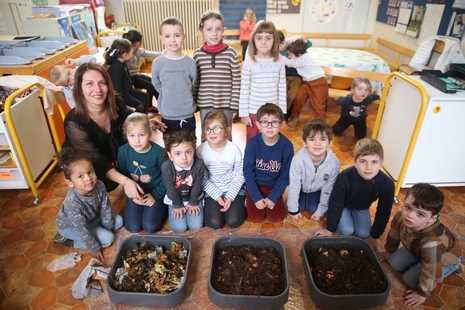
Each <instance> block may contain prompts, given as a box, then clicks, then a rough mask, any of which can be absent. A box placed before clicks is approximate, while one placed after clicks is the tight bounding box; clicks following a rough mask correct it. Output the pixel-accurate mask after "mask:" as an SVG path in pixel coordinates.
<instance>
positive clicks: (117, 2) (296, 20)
mask: <svg viewBox="0 0 465 310" xmlns="http://www.w3.org/2000/svg"><path fill="white" fill-rule="evenodd" d="M104 1H105V7H106V11H107V13H108V14H114V15H115V20H116V21H117V22H124V13H123V8H122V5H121V0H104ZM377 11H378V0H371V2H370V8H369V11H368V16H367V19H366V26H365V33H371V34H372V40H371V45H372V47H373V48H374V47H375V42H376V39H377V38H378V37H382V38H384V39H386V40H388V41H392V42H395V43H397V44H400V45H404V46H405V47H407V48H410V49H412V50H416V49H417V47H418V44H419V43H418V42H417V41H418V39H416V38H411V37H409V36H406V35H404V34H401V33H398V32H395V31H394V26H391V25H388V24H384V23H380V22H377V21H376V14H377ZM304 16H307V13H306V12H304V8H303V6H302V9H301V10H300V14H268V15H267V20H269V21H272V22H273V23H274V24H275V26H276V28H277V29H286V30H287V31H302V21H303V18H304ZM199 18H200V16H199ZM306 18H308V16H307V17H306ZM354 22H355V21H354ZM461 48H462V51H463V52H464V54H465V40H463V41H462V45H461ZM383 52H385V53H387V54H389V51H388V50H386V51H383ZM393 57H395V55H393ZM400 61H401V62H408V59H400Z"/></svg>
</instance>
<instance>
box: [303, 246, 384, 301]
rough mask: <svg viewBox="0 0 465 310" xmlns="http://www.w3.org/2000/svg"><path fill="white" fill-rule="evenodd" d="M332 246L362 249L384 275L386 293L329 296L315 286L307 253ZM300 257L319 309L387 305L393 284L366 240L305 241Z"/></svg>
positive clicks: (311, 295) (312, 295)
mask: <svg viewBox="0 0 465 310" xmlns="http://www.w3.org/2000/svg"><path fill="white" fill-rule="evenodd" d="M331 244H333V245H337V246H340V245H344V244H347V245H351V246H356V247H359V248H360V249H362V250H363V251H364V253H365V254H366V255H367V256H368V259H369V260H370V262H371V263H372V264H374V265H375V266H376V268H377V269H378V270H379V271H380V272H381V273H382V274H383V275H384V278H385V279H386V281H387V283H388V285H387V288H386V291H384V292H382V293H380V294H357V295H328V294H326V293H323V292H322V291H321V290H320V289H318V287H317V286H316V285H315V282H314V281H313V276H312V272H311V271H310V265H309V263H308V256H307V253H309V252H310V251H312V250H315V249H317V248H319V247H321V246H323V245H325V246H328V245H331ZM300 256H301V257H302V265H303V268H304V271H305V276H306V277H307V283H308V287H309V289H310V297H311V298H312V300H313V302H314V303H315V305H317V306H318V307H320V308H323V309H352V308H359V309H360V308H372V307H379V306H382V305H384V304H385V303H386V301H387V298H388V297H389V291H390V289H391V282H389V278H388V277H387V275H386V273H385V272H384V270H383V268H382V267H381V264H380V263H379V261H378V259H377V257H376V254H375V252H374V251H373V249H372V247H371V246H370V245H369V244H368V242H366V241H365V240H362V239H360V238H356V237H321V238H310V239H307V240H305V241H304V243H303V244H302V250H301V252H300Z"/></svg>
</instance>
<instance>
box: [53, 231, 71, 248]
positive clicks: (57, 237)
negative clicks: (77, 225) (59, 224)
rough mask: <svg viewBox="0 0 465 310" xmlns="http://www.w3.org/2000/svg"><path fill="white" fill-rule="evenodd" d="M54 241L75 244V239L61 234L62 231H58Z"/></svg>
mask: <svg viewBox="0 0 465 310" xmlns="http://www.w3.org/2000/svg"><path fill="white" fill-rule="evenodd" d="M53 241H55V242H58V243H61V244H63V245H64V246H68V247H72V246H73V244H74V241H73V240H71V239H66V238H65V237H63V236H62V235H60V233H57V234H56V235H55V237H53Z"/></svg>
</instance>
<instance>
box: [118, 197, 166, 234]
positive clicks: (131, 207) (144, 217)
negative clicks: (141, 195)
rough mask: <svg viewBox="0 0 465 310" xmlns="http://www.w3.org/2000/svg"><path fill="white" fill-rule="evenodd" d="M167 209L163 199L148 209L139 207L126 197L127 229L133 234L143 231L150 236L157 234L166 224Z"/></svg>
mask: <svg viewBox="0 0 465 310" xmlns="http://www.w3.org/2000/svg"><path fill="white" fill-rule="evenodd" d="M166 209H167V206H166V204H165V203H164V202H163V198H161V199H158V200H157V201H155V203H154V204H153V205H152V206H150V207H148V206H141V205H138V204H136V203H135V202H134V201H133V200H132V199H130V198H128V197H126V210H125V212H124V219H125V222H126V229H127V230H128V231H130V232H133V233H136V232H139V231H141V230H142V229H143V230H145V232H147V233H149V234H153V233H156V232H157V231H159V230H161V229H162V228H163V225H164V224H165V221H166Z"/></svg>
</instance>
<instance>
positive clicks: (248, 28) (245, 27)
mask: <svg viewBox="0 0 465 310" xmlns="http://www.w3.org/2000/svg"><path fill="white" fill-rule="evenodd" d="M256 23H257V17H256V16H255V12H254V11H253V10H252V9H251V8H247V9H246V10H245V12H244V19H243V20H241V21H240V22H239V29H240V32H239V40H240V41H241V45H242V61H244V60H245V53H246V52H247V47H248V46H249V40H250V35H251V34H252V31H253V28H254V27H255V24H256Z"/></svg>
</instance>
